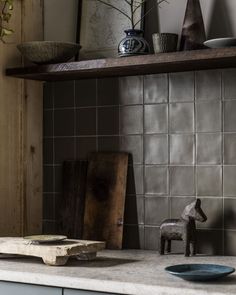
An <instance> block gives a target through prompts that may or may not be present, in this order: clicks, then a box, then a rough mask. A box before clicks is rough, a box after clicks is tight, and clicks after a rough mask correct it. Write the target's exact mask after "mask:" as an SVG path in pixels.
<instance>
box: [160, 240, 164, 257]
mask: <svg viewBox="0 0 236 295" xmlns="http://www.w3.org/2000/svg"><path fill="white" fill-rule="evenodd" d="M160 254H161V255H164V254H165V238H164V237H163V236H161V238H160Z"/></svg>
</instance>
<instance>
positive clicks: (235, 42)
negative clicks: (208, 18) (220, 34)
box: [204, 38, 236, 48]
mask: <svg viewBox="0 0 236 295" xmlns="http://www.w3.org/2000/svg"><path fill="white" fill-rule="evenodd" d="M204 45H205V46H207V47H209V48H225V47H235V46H236V38H217V39H210V40H207V41H205V42H204Z"/></svg>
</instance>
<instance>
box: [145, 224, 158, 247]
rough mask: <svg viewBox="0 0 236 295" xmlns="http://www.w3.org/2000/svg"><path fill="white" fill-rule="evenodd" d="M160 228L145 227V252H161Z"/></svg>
mask: <svg viewBox="0 0 236 295" xmlns="http://www.w3.org/2000/svg"><path fill="white" fill-rule="evenodd" d="M159 237H160V228H159V227H157V226H145V250H154V251H157V250H159Z"/></svg>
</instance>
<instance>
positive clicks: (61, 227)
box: [57, 161, 88, 239]
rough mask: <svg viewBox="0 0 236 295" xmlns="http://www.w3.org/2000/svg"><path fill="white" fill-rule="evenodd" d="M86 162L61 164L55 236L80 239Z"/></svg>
mask: <svg viewBox="0 0 236 295" xmlns="http://www.w3.org/2000/svg"><path fill="white" fill-rule="evenodd" d="M87 166H88V164H87V162H82V161H65V162H64V164H63V195H62V198H61V200H60V202H58V203H59V208H58V211H59V212H58V218H57V234H61V235H65V236H67V237H69V238H72V239H81V238H82V230H83V222H84V202H85V189H86V178H87Z"/></svg>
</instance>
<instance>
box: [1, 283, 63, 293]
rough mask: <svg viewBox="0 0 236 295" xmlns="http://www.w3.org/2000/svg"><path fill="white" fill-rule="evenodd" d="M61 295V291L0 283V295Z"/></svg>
mask: <svg viewBox="0 0 236 295" xmlns="http://www.w3.org/2000/svg"><path fill="white" fill-rule="evenodd" d="M7 294H9V295H10V294H11V295H15V294H17V295H62V289H59V288H51V287H42V286H35V285H28V284H18V283H8V282H0V295H7Z"/></svg>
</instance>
